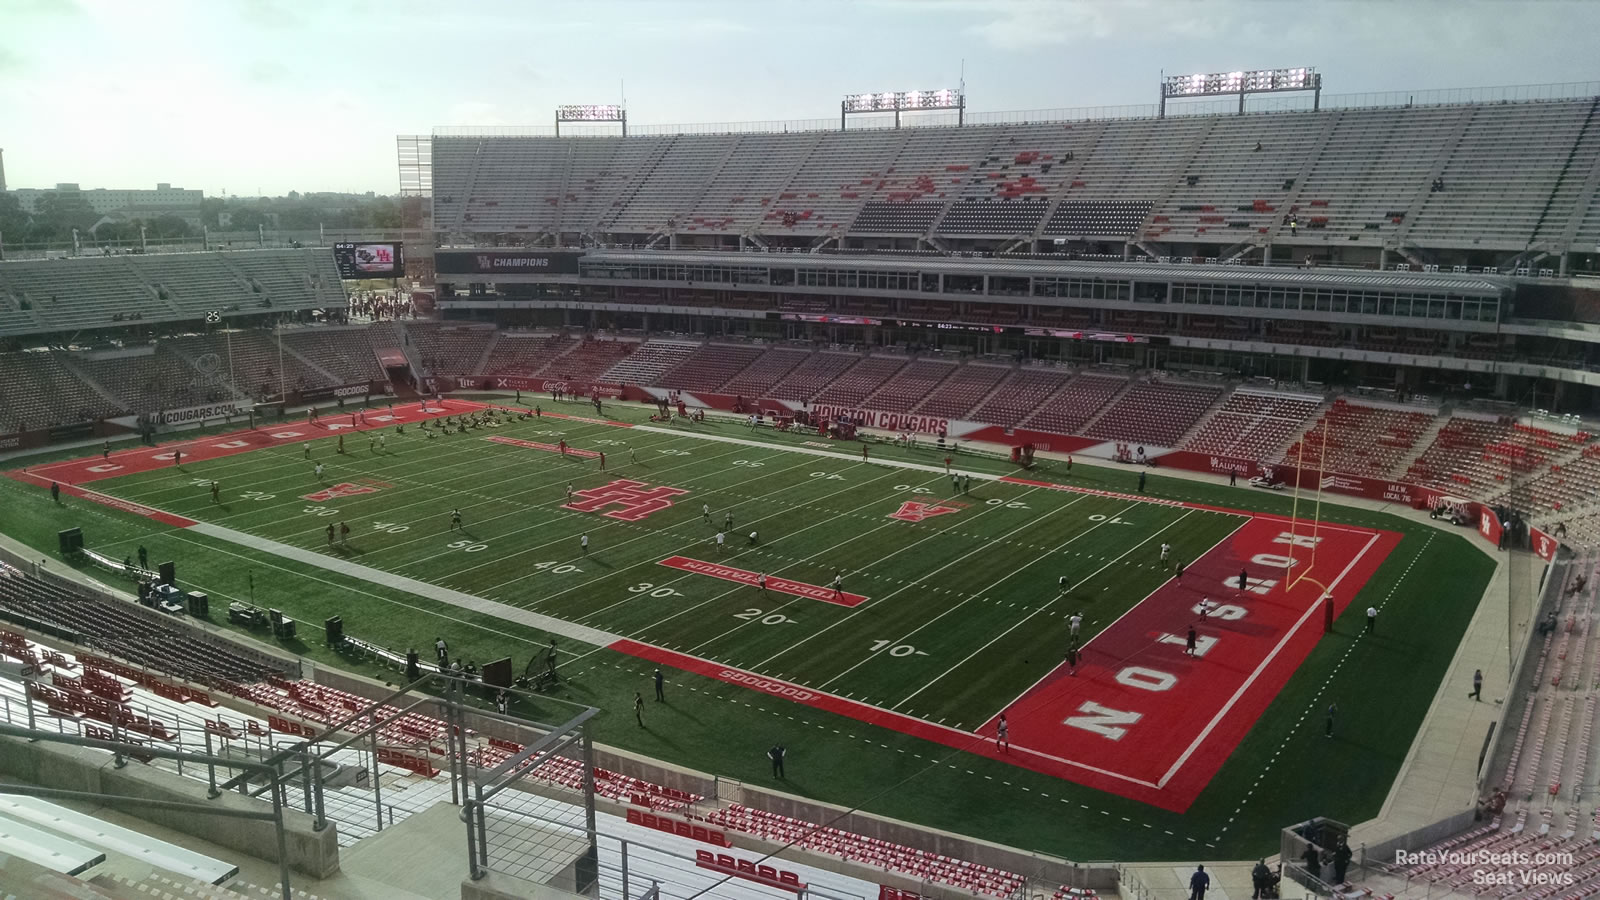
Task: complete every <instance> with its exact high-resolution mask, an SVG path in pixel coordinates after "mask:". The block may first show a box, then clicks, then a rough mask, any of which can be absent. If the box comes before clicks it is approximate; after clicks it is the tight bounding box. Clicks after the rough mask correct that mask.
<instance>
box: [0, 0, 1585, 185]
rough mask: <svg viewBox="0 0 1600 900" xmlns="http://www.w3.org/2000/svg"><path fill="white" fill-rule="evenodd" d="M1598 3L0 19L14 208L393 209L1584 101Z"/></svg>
mask: <svg viewBox="0 0 1600 900" xmlns="http://www.w3.org/2000/svg"><path fill="white" fill-rule="evenodd" d="M1596 34H1600V0H1576V2H1568V0H1521V2H1517V0H1451V2H1433V0H1396V2H1382V0H1349V2H1345V0H1323V2H1298V0H1100V2H1083V0H849V2H847V0H811V2H801V0H701V2H673V0H564V2H544V0H455V2H445V3H441V2H438V0H422V2H412V0H196V2H189V0H0V148H3V149H4V153H5V160H4V161H5V172H6V181H7V183H8V186H9V187H11V188H18V187H49V186H52V185H54V184H55V183H57V182H77V183H79V184H81V185H82V186H83V187H85V188H91V187H107V188H135V187H145V188H153V187H154V186H155V184H156V183H157V182H162V181H164V182H170V183H172V184H173V185H175V186H179V187H187V188H199V189H202V190H204V191H205V192H206V194H207V195H208V196H214V195H220V194H229V195H246V196H249V195H257V194H265V195H280V194H284V193H287V192H288V191H290V190H299V191H302V192H305V191H356V192H364V191H376V192H378V193H394V192H396V190H397V189H398V169H397V164H396V151H395V136H396V135H400V134H427V133H429V132H430V131H432V129H433V128H434V127H435V126H521V125H547V124H549V123H550V121H551V118H552V114H553V110H554V108H555V107H556V106H557V105H560V104H566V103H615V102H619V101H621V100H623V99H625V100H626V103H627V107H628V114H629V120H630V124H631V125H633V126H635V127H637V126H639V125H665V124H676V123H714V122H744V121H752V120H802V119H809V120H828V119H834V120H836V119H837V116H838V109H839V101H840V99H841V97H842V96H843V95H845V94H847V93H855V92H864V91H885V90H911V89H938V88H948V87H954V86H956V85H957V84H958V83H959V82H960V81H961V80H962V77H963V74H964V75H965V85H966V89H967V95H968V109H969V110H970V111H972V112H990V111H1005V110H1033V109H1059V108H1075V107H1092V106H1119V105H1127V104H1151V103H1154V102H1155V100H1156V99H1157V96H1158V89H1157V85H1158V83H1159V78H1160V74H1161V73H1162V72H1163V71H1165V72H1166V73H1168V74H1177V73H1188V72H1226V71H1234V70H1239V69H1265V68H1276V67H1287V66H1313V67H1315V68H1316V69H1317V71H1319V72H1321V73H1322V74H1323V84H1324V93H1326V94H1349V93H1365V92H1388V91H1416V90H1432V89H1441V88H1465V87H1478V86H1495V85H1525V84H1547V83H1556V82H1580V81H1592V80H1600V53H1597V52H1596V49H1595V48H1596V46H1597V43H1596V42H1597V39H1596V37H1595V35H1596Z"/></svg>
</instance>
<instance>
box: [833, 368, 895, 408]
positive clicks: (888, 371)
mask: <svg viewBox="0 0 1600 900" xmlns="http://www.w3.org/2000/svg"><path fill="white" fill-rule="evenodd" d="M905 365H906V358H905V357H903V356H869V357H867V358H866V359H863V360H861V361H860V362H858V363H856V364H855V365H854V366H851V367H850V369H849V370H848V371H846V372H844V373H842V374H840V375H838V376H836V377H835V378H833V379H832V380H831V381H830V383H829V384H828V386H827V387H826V388H824V389H823V390H822V391H821V392H820V393H818V394H817V395H816V402H818V403H836V404H838V405H840V406H855V405H857V404H859V403H860V402H861V401H862V400H865V399H866V398H867V395H869V394H871V393H872V392H873V391H876V390H877V389H878V388H879V387H880V386H882V385H883V383H884V382H885V381H888V380H889V378H890V377H891V376H893V375H894V374H895V373H896V372H899V371H900V370H901V369H902V368H904V367H905Z"/></svg>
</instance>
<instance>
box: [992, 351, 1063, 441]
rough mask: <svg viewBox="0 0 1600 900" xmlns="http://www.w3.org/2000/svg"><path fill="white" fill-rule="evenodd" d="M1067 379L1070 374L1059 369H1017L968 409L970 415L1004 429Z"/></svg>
mask: <svg viewBox="0 0 1600 900" xmlns="http://www.w3.org/2000/svg"><path fill="white" fill-rule="evenodd" d="M1071 378H1072V375H1071V373H1070V372H1067V371H1065V370H1063V369H1055V368H1046V367H1042V366H1040V367H1024V368H1021V369H1018V370H1016V371H1015V372H1013V373H1012V374H1011V377H1010V378H1008V379H1006V381H1005V382H1004V383H1003V384H1001V385H1000V386H999V387H998V388H996V389H995V390H994V392H993V393H992V394H991V395H990V396H989V398H988V399H987V400H984V401H983V403H982V404H980V405H979V406H978V408H977V409H975V410H973V411H972V418H973V419H974V420H976V421H979V422H989V423H991V424H994V425H1000V426H1002V427H1005V428H1012V427H1015V426H1016V424H1017V423H1018V422H1021V421H1022V420H1023V419H1025V418H1027V417H1028V416H1029V415H1032V414H1033V412H1034V411H1035V410H1037V409H1038V408H1039V406H1040V405H1041V404H1042V403H1044V401H1045V400H1046V399H1047V398H1048V397H1050V395H1052V394H1054V393H1055V392H1056V391H1058V390H1060V389H1061V386H1062V385H1064V384H1066V383H1067V382H1068V381H1069V380H1070V379H1071Z"/></svg>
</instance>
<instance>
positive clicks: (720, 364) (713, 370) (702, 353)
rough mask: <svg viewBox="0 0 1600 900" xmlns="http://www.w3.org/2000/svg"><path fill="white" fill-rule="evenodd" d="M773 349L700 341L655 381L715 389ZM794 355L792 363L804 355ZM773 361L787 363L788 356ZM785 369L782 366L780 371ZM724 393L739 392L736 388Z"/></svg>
mask: <svg viewBox="0 0 1600 900" xmlns="http://www.w3.org/2000/svg"><path fill="white" fill-rule="evenodd" d="M774 352H776V351H768V350H766V349H765V348H764V347H756V346H751V345H749V344H702V345H701V346H700V347H699V349H697V350H695V351H694V353H692V354H690V355H689V356H688V357H687V358H686V359H684V360H683V361H682V362H681V363H679V364H678V366H677V368H675V369H673V370H672V371H670V372H667V373H665V374H663V375H661V377H659V378H657V379H656V380H655V382H654V383H655V384H657V385H660V386H661V387H668V388H673V389H675V390H680V391H691V392H693V391H715V390H718V389H719V388H721V387H722V386H723V385H724V384H727V383H728V382H729V381H730V380H732V379H733V378H734V376H736V375H738V374H739V373H740V372H742V371H744V370H745V369H746V368H747V367H749V366H750V365H751V364H752V363H756V362H757V361H758V360H769V359H770V358H771V356H772V354H773V353H774ZM796 356H797V358H796V359H795V362H798V361H799V359H800V358H803V357H804V354H796ZM776 362H777V363H778V364H779V365H780V366H781V365H782V364H783V363H785V362H787V357H780V358H779V359H778V360H776ZM793 365H794V363H788V366H789V367H792V366H793ZM787 370H788V369H787V368H783V369H782V370H781V371H780V372H779V374H782V371H787ZM774 377H776V376H774ZM765 388H766V385H763V386H762V387H761V389H762V390H764V389H765ZM724 393H738V391H725V392H724Z"/></svg>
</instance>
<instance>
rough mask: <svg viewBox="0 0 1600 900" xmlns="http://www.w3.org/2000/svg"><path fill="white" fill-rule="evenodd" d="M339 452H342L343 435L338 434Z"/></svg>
mask: <svg viewBox="0 0 1600 900" xmlns="http://www.w3.org/2000/svg"><path fill="white" fill-rule="evenodd" d="M339 452H340V453H343V452H344V435H342V434H341V435H339Z"/></svg>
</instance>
